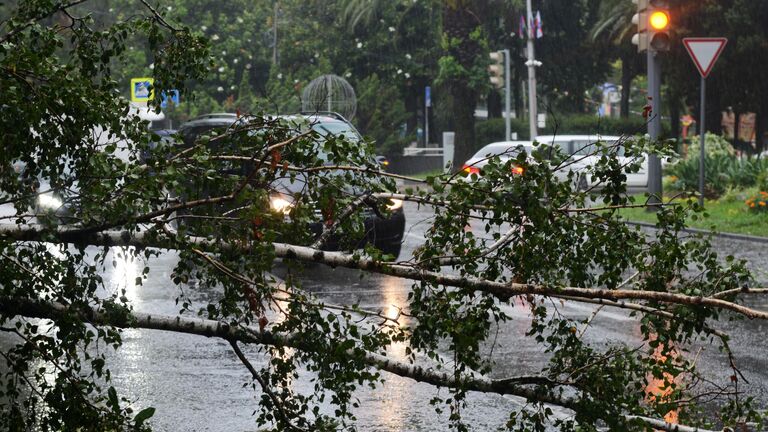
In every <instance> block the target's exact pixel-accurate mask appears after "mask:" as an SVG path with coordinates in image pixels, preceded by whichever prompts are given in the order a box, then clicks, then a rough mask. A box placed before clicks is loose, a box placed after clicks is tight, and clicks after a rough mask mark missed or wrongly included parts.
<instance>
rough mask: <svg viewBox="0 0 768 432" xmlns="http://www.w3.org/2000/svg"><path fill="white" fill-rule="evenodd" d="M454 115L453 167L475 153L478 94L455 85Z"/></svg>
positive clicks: (467, 87)
mask: <svg viewBox="0 0 768 432" xmlns="http://www.w3.org/2000/svg"><path fill="white" fill-rule="evenodd" d="M451 95H453V102H454V105H453V115H454V125H455V126H456V130H455V132H456V136H455V140H454V152H453V166H454V168H456V167H461V164H462V163H463V162H464V161H465V160H467V159H469V158H470V157H472V155H473V154H474V152H475V150H476V149H475V104H476V103H477V92H475V91H474V90H472V89H471V88H470V87H469V86H468V85H453V86H452V87H451Z"/></svg>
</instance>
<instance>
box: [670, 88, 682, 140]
mask: <svg viewBox="0 0 768 432" xmlns="http://www.w3.org/2000/svg"><path fill="white" fill-rule="evenodd" d="M668 106H669V125H670V131H669V138H674V139H675V140H679V139H680V108H681V107H680V98H679V97H677V95H676V94H675V93H674V92H671V93H670V94H669V105H668Z"/></svg>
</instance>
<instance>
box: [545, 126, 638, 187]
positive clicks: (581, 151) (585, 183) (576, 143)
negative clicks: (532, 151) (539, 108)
mask: <svg viewBox="0 0 768 432" xmlns="http://www.w3.org/2000/svg"><path fill="white" fill-rule="evenodd" d="M626 139H631V138H627V137H620V136H612V135H542V136H539V137H537V138H536V141H537V142H539V143H541V144H544V145H549V146H553V147H556V148H559V149H560V150H561V151H562V152H563V154H566V155H570V156H571V159H570V160H569V161H568V162H566V163H567V164H568V165H567V166H566V167H565V168H563V169H560V170H558V171H557V172H556V175H557V177H558V178H561V179H565V178H567V177H568V173H569V172H570V171H573V172H574V173H576V174H577V176H576V178H577V179H578V182H579V183H578V187H579V188H581V189H586V188H588V187H592V186H595V180H594V179H592V178H591V176H589V175H578V174H581V173H582V172H586V171H587V170H588V168H589V167H590V166H593V165H594V164H596V163H597V161H598V159H599V158H600V155H599V154H596V150H597V143H598V142H600V143H603V144H605V145H607V146H611V145H615V144H619V145H618V148H617V157H618V159H619V162H620V163H621V164H622V165H625V166H626V165H628V164H630V163H632V162H633V161H634V159H635V158H629V157H627V156H625V155H624V146H622V145H621V143H622V141H623V140H626ZM625 174H626V176H627V186H628V187H646V186H647V185H648V158H647V157H643V158H642V161H641V165H640V169H639V170H638V171H637V172H634V173H628V172H625Z"/></svg>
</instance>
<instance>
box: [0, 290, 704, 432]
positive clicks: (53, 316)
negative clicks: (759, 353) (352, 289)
mask: <svg viewBox="0 0 768 432" xmlns="http://www.w3.org/2000/svg"><path fill="white" fill-rule="evenodd" d="M0 312H2V313H4V314H9V315H17V316H24V317H28V318H40V319H50V320H53V321H56V320H57V319H61V318H63V317H65V316H67V315H69V314H72V313H75V314H80V315H81V317H82V318H83V319H85V320H87V321H88V322H89V323H90V324H92V325H95V326H114V327H118V328H135V329H149V330H163V331H170V332H176V333H185V334H191V335H198V336H206V337H216V338H221V339H224V340H227V341H229V342H230V343H235V342H242V343H248V344H260V345H271V346H281V347H289V348H295V349H299V350H304V351H311V350H312V348H313V347H311V346H306V345H305V344H299V343H296V338H295V337H294V336H292V335H289V334H279V333H273V332H270V331H267V330H264V331H262V330H260V329H255V328H250V327H242V326H238V325H230V324H227V323H223V322H220V321H214V320H206V319H202V318H191V317H182V316H175V317H173V316H164V315H151V314H146V313H139V312H129V311H127V310H126V311H125V313H124V314H115V313H110V314H107V313H105V312H103V311H100V310H98V309H93V308H87V307H86V308H83V307H81V308H79V309H72V308H71V307H70V306H66V305H63V304H60V303H54V302H33V301H29V300H18V299H8V298H0ZM70 318H71V316H70ZM348 355H353V350H349V351H348ZM364 357H365V358H364V361H365V362H366V364H368V365H369V366H371V367H375V368H377V369H380V370H383V371H386V372H390V373H392V374H395V375H398V376H401V377H404V378H410V379H413V380H414V381H418V382H423V383H427V384H432V385H434V386H438V387H462V388H465V389H467V390H470V391H476V392H481V393H495V394H500V395H511V396H517V397H522V398H525V399H526V400H530V401H536V402H541V403H546V404H551V405H557V406H561V407H564V408H567V409H571V410H575V409H577V408H578V407H579V404H580V400H579V399H577V398H574V397H568V396H564V395H563V393H562V392H561V391H556V389H546V388H544V387H547V386H549V385H552V386H555V387H556V388H561V387H562V385H561V384H560V383H555V382H552V381H550V380H548V379H547V378H545V377H522V378H506V379H499V380H494V379H490V378H488V377H486V376H483V375H479V374H471V375H466V376H463V377H459V378H458V379H457V378H456V376H455V375H454V374H453V373H449V372H442V371H439V370H436V369H433V368H430V367H423V366H417V365H414V364H411V363H406V362H402V361H398V360H394V359H392V358H389V357H386V356H383V355H380V354H375V353H370V352H366V353H365V354H364ZM251 372H253V371H251ZM518 383H522V384H518ZM526 384H531V385H538V387H537V388H531V387H529V386H526ZM625 418H626V419H627V420H633V419H634V420H639V421H641V422H643V423H645V424H647V425H649V426H652V427H654V428H656V429H660V430H664V431H670V432H674V431H677V432H694V431H695V432H716V431H708V430H704V429H698V428H690V427H687V426H679V425H674V424H671V423H667V422H665V421H663V420H659V419H652V418H648V417H642V416H636V415H625Z"/></svg>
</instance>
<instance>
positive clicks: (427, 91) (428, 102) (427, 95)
mask: <svg viewBox="0 0 768 432" xmlns="http://www.w3.org/2000/svg"><path fill="white" fill-rule="evenodd" d="M430 107H432V87H430V86H426V87H424V147H429V108H430Z"/></svg>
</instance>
